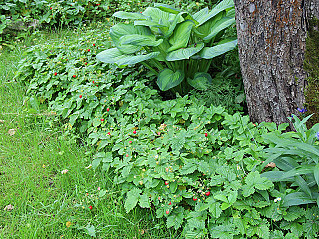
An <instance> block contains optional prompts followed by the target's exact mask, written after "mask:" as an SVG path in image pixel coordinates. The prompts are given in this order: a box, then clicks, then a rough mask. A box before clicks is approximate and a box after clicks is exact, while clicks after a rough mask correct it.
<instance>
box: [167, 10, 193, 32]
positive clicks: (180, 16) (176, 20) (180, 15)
mask: <svg viewBox="0 0 319 239" xmlns="http://www.w3.org/2000/svg"><path fill="white" fill-rule="evenodd" d="M185 15H186V16H187V15H188V13H186V12H180V13H178V14H177V15H176V16H175V17H174V20H173V21H172V22H171V23H170V25H169V28H168V30H167V31H166V32H165V33H164V37H165V38H169V37H170V36H171V35H172V33H173V31H174V30H175V27H176V25H177V24H178V23H180V22H182V21H184V20H185V19H184V17H185Z"/></svg>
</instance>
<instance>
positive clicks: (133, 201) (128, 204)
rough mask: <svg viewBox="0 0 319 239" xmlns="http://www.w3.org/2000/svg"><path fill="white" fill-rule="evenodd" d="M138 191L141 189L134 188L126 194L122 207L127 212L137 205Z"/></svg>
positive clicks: (140, 191)
mask: <svg viewBox="0 0 319 239" xmlns="http://www.w3.org/2000/svg"><path fill="white" fill-rule="evenodd" d="M140 193H142V190H140V189H138V188H134V189H132V190H131V191H129V192H128V193H127V194H126V200H125V203H124V208H125V210H126V212H127V213H128V212H129V211H131V210H132V209H133V208H134V207H135V206H136V205H137V202H138V200H139V198H140Z"/></svg>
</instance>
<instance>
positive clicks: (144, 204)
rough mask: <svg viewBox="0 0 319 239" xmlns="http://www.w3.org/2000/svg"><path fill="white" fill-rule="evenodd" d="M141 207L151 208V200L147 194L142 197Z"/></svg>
mask: <svg viewBox="0 0 319 239" xmlns="http://www.w3.org/2000/svg"><path fill="white" fill-rule="evenodd" d="M139 205H140V206H141V207H143V208H150V198H149V197H148V195H147V194H146V193H143V194H142V195H141V196H140V200H139Z"/></svg>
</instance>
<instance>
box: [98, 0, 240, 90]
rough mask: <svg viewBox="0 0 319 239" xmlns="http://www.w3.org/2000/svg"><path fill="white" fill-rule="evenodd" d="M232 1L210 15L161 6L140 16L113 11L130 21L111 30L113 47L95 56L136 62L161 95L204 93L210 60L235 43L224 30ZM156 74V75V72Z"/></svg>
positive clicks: (230, 22) (232, 19) (230, 17)
mask: <svg viewBox="0 0 319 239" xmlns="http://www.w3.org/2000/svg"><path fill="white" fill-rule="evenodd" d="M233 6H234V3H233V1H232V0H223V1H221V2H220V3H219V4H218V5H217V6H215V7H214V8H213V9H212V10H211V11H209V10H208V8H207V7H206V8H204V9H202V10H201V11H199V12H196V13H194V14H190V13H188V12H183V11H181V10H179V9H176V8H174V7H172V6H169V5H166V4H155V7H148V8H146V10H145V11H144V12H140V13H130V12H123V11H120V12H116V13H115V14H114V16H115V17H117V18H120V19H125V20H131V22H130V23H127V24H124V23H118V24H117V25H115V26H113V27H112V28H111V30H110V36H111V38H112V41H113V43H114V45H115V46H116V47H115V48H111V49H108V50H105V51H103V52H101V53H100V54H98V55H97V58H98V59H99V60H101V61H103V62H106V63H116V64H117V65H119V66H126V65H134V64H136V63H141V64H143V65H144V66H145V67H147V68H148V69H149V70H150V71H151V72H152V73H153V74H155V75H157V85H158V87H159V88H160V90H162V91H167V90H174V92H179V93H180V94H181V95H185V94H186V93H188V91H189V88H192V87H194V88H195V89H198V90H207V89H208V85H209V84H211V83H212V77H211V76H210V74H208V73H207V72H208V70H209V67H210V64H211V59H212V58H215V57H216V56H219V55H221V54H224V53H225V52H228V51H230V50H233V49H234V48H235V47H236V45H237V39H236V38H234V37H232V38H225V37H224V32H225V31H226V29H227V28H229V27H230V26H232V25H234V23H235V9H234V8H233ZM158 72H159V73H158Z"/></svg>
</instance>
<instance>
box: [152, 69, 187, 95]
mask: <svg viewBox="0 0 319 239" xmlns="http://www.w3.org/2000/svg"><path fill="white" fill-rule="evenodd" d="M183 79H184V72H182V71H180V70H178V71H176V72H174V71H172V70H170V69H167V68H166V69H164V70H162V71H161V72H160V73H159V75H158V78H157V82H156V83H157V85H158V87H159V88H160V89H161V90H162V91H167V90H169V89H171V88H173V87H175V86H177V85H179V84H180V83H181V82H182V81H183Z"/></svg>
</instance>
